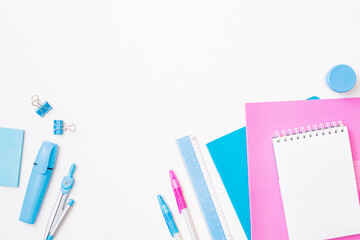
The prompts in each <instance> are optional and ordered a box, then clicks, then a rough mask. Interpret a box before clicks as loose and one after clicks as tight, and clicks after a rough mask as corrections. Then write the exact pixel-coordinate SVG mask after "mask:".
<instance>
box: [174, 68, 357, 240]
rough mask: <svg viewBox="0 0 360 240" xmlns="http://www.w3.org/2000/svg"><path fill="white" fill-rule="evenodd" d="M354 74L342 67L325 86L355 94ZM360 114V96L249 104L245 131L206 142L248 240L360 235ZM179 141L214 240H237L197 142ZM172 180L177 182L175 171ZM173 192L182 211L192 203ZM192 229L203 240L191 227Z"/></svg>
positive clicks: (332, 72)
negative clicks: (227, 221) (359, 162)
mask: <svg viewBox="0 0 360 240" xmlns="http://www.w3.org/2000/svg"><path fill="white" fill-rule="evenodd" d="M349 71H350V73H349ZM353 72H354V71H353V69H352V68H351V67H349V66H347V65H344V64H342V65H337V66H335V67H334V68H332V69H331V70H330V71H329V73H328V75H327V77H326V78H327V82H326V83H327V84H328V85H329V86H330V88H331V89H333V90H334V91H337V92H346V91H349V90H351V88H352V87H354V85H355V82H356V75H355V73H353ZM309 100H311V101H309ZM359 109H360V98H342V99H326V100H321V99H319V98H318V97H311V98H309V99H307V100H303V101H282V102H264V103H248V104H246V105H245V112H246V123H247V127H246V128H242V129H239V130H237V131H235V132H233V133H230V134H229V135H226V136H224V137H222V138H220V139H217V140H214V141H213V142H210V143H208V144H207V148H208V150H209V153H210V155H211V157H212V160H213V161H214V164H215V166H216V168H217V171H218V173H219V175H220V177H221V178H222V181H223V184H224V186H225V188H226V190H227V193H228V195H229V197H230V199H231V201H232V205H233V207H234V208H235V211H236V213H237V216H238V218H239V220H240V222H241V224H242V227H243V229H244V232H245V234H246V236H247V238H248V239H268V238H269V236H270V238H269V239H334V238H341V237H349V236H350V237H349V239H357V238H358V237H359V236H360V235H357V234H360V228H359V224H360V204H359V193H358V189H359V187H358V186H360V182H357V181H358V179H359V177H360V176H359V175H358V174H359V171H358V168H355V166H356V164H355V163H356V162H357V161H358V160H359V157H358V156H357V151H356V149H359V146H357V144H358V141H357V140H356V139H357V135H358V134H359V132H360V128H359V124H358V123H359V122H360V119H358V118H359V116H360V115H359V114H357V112H358V111H359ZM329 119H330V121H329ZM340 119H341V120H340ZM304 124H305V125H304ZM282 129H284V130H282ZM349 133H350V134H349ZM349 135H350V136H349ZM176 143H177V146H178V148H179V151H180V154H181V157H182V159H183V162H184V166H185V168H186V170H187V173H188V176H189V178H190V181H191V182H192V185H193V188H194V193H195V195H196V197H197V199H198V203H199V206H200V208H201V210H202V213H203V217H204V220H205V222H206V224H207V227H208V231H209V234H210V236H211V238H212V239H224V240H225V239H232V237H231V233H230V231H229V229H228V227H227V224H226V219H225V218H224V216H223V215H222V210H221V206H220V205H219V202H218V201H217V199H216V190H215V189H214V188H213V186H212V183H211V178H210V175H209V173H208V172H207V170H206V166H205V163H204V160H203V156H202V154H201V150H200V146H199V144H198V141H197V138H196V137H194V136H188V137H184V138H181V139H178V140H176ZM259 146H261V151H259ZM170 176H171V178H172V179H175V180H176V177H175V174H174V172H173V171H170ZM172 181H173V180H172ZM174 185H175V186H176V187H175V188H174ZM173 188H174V193H175V195H176V200H177V204H178V206H179V210H181V209H182V208H183V206H185V207H186V203H185V201H184V199H183V197H182V192H181V188H180V185H179V183H178V182H177V180H176V181H175V183H174V184H173ZM176 189H177V190H176ZM179 196H181V198H180V200H179ZM180 213H181V211H180ZM186 222H187V223H188V222H189V220H187V219H186ZM190 222H191V221H190ZM187 225H188V226H191V227H190V228H189V229H190V230H189V232H190V233H191V234H190V235H191V236H192V237H191V238H192V239H197V238H196V237H194V236H195V234H194V232H195V231H196V230H195V228H194V227H192V226H194V225H193V223H192V222H191V224H187ZM304 229H306V231H304ZM178 231H181V230H178ZM351 236H353V238H351ZM346 239H348V238H346Z"/></svg>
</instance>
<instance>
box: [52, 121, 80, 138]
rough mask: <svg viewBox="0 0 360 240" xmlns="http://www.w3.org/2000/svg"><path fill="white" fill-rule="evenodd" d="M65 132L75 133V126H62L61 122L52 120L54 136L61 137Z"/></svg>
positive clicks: (62, 122)
mask: <svg viewBox="0 0 360 240" xmlns="http://www.w3.org/2000/svg"><path fill="white" fill-rule="evenodd" d="M67 130H69V131H71V132H75V131H76V125H75V124H71V125H69V126H66V125H64V121H63V120H54V135H63V134H64V132H66V131H67Z"/></svg>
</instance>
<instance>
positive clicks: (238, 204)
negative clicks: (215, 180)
mask: <svg viewBox="0 0 360 240" xmlns="http://www.w3.org/2000/svg"><path fill="white" fill-rule="evenodd" d="M317 99H319V98H318V97H316V96H313V97H311V98H308V100H317ZM207 148H208V150H209V152H210V155H211V158H212V160H213V162H214V164H215V166H216V169H217V171H218V173H219V175H220V177H221V180H222V182H223V184H224V186H225V189H226V191H227V193H228V195H229V198H230V200H231V203H232V205H233V207H234V209H235V211H236V214H237V216H238V218H239V220H240V223H241V226H242V227H243V229H244V232H245V234H246V237H247V239H249V240H250V239H251V228H250V206H249V186H248V167H247V150H246V127H243V128H241V129H239V130H236V131H234V132H232V133H229V134H227V135H225V136H223V137H221V138H218V139H216V140H214V141H212V142H210V143H208V144H207ZM359 169H360V168H359Z"/></svg>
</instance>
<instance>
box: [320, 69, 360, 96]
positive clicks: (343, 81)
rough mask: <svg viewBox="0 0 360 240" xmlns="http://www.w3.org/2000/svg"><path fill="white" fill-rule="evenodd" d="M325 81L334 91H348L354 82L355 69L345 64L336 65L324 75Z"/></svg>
mask: <svg viewBox="0 0 360 240" xmlns="http://www.w3.org/2000/svg"><path fill="white" fill-rule="evenodd" d="M326 83H327V85H328V86H329V88H331V89H332V90H334V91H335V92H339V93H343V92H347V91H350V90H351V89H352V88H353V87H354V85H355V83H356V74H355V71H354V70H353V69H352V68H351V67H350V66H348V65H345V64H340V65H336V66H334V67H333V68H331V69H330V70H329V72H328V74H327V75H326Z"/></svg>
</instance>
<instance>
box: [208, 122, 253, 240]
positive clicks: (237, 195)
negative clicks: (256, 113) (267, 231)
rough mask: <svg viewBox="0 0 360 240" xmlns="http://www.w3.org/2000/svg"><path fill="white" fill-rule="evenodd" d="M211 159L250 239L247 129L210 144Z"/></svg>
mask: <svg viewBox="0 0 360 240" xmlns="http://www.w3.org/2000/svg"><path fill="white" fill-rule="evenodd" d="M206 146H207V148H208V149H209V152H210V155H211V158H212V159H213V161H214V164H215V166H216V169H217V171H218V172H219V174H220V177H221V180H222V182H223V184H224V186H225V189H226V191H227V193H228V195H229V198H230V200H231V203H232V205H233V207H234V209H235V212H236V214H237V216H238V218H239V220H240V222H241V225H242V227H243V229H244V232H245V234H246V236H247V238H248V239H250V238H251V234H250V206H249V186H248V172H247V169H248V168H247V151H246V129H245V127H243V128H241V129H239V130H236V131H235V132H232V133H229V134H228V135H225V136H223V137H221V138H219V139H216V140H214V141H212V142H210V143H208V144H207V145H206Z"/></svg>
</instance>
